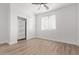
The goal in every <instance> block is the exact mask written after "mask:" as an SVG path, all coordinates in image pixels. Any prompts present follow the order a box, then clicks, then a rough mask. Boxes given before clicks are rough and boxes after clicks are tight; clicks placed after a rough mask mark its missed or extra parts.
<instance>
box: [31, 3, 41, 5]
mask: <svg viewBox="0 0 79 59" xmlns="http://www.w3.org/2000/svg"><path fill="white" fill-rule="evenodd" d="M32 4H33V5H40V3H32Z"/></svg>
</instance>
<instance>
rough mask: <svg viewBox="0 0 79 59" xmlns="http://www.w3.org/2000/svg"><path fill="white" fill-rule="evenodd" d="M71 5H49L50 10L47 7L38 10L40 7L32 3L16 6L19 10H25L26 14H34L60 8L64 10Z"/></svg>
mask: <svg viewBox="0 0 79 59" xmlns="http://www.w3.org/2000/svg"><path fill="white" fill-rule="evenodd" d="M71 4H72V3H48V6H49V10H46V9H45V7H41V9H40V10H38V8H39V5H33V4H32V3H17V4H15V5H16V7H18V8H19V10H24V11H26V12H32V13H43V12H48V11H50V10H57V9H58V8H62V7H65V6H67V5H71Z"/></svg>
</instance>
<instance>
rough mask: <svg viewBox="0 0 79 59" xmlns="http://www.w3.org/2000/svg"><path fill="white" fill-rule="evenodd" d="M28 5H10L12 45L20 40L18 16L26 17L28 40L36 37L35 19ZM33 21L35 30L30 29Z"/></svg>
mask: <svg viewBox="0 0 79 59" xmlns="http://www.w3.org/2000/svg"><path fill="white" fill-rule="evenodd" d="M28 7H29V6H28ZM28 7H27V6H26V4H22V3H11V4H10V14H11V15H10V19H11V21H10V30H11V31H10V35H11V36H10V44H12V43H16V42H17V39H18V19H17V16H20V17H24V18H26V19H27V39H30V38H32V37H34V35H35V27H34V26H35V23H34V22H35V19H34V18H35V17H34V14H32V13H31V12H30V11H29V10H28V9H27V8H28ZM30 19H32V20H33V21H34V22H33V25H32V26H33V28H32V29H31V30H30V29H29V20H30Z"/></svg>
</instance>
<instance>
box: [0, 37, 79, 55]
mask: <svg viewBox="0 0 79 59" xmlns="http://www.w3.org/2000/svg"><path fill="white" fill-rule="evenodd" d="M0 55H79V47H78V46H76V45H72V44H66V43H61V42H56V41H51V40H46V39H40V38H35V39H30V40H22V41H19V42H18V43H17V44H13V45H8V44H3V45H0Z"/></svg>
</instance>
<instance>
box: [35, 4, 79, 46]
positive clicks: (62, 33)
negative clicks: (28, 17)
mask: <svg viewBox="0 0 79 59" xmlns="http://www.w3.org/2000/svg"><path fill="white" fill-rule="evenodd" d="M77 8H78V7H77V4H73V5H70V6H66V7H63V8H60V9H58V10H56V11H51V12H48V13H43V14H38V15H37V16H36V17H37V33H36V35H37V37H41V38H47V39H49V40H55V41H60V42H65V43H70V44H76V45H79V40H78V27H77V26H78V23H77V21H78V20H77V19H78V17H77V13H78V9H77ZM53 14H54V15H56V31H53V30H52V31H42V30H40V18H41V17H42V16H47V15H53Z"/></svg>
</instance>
